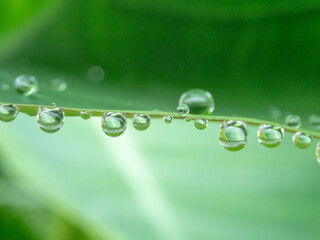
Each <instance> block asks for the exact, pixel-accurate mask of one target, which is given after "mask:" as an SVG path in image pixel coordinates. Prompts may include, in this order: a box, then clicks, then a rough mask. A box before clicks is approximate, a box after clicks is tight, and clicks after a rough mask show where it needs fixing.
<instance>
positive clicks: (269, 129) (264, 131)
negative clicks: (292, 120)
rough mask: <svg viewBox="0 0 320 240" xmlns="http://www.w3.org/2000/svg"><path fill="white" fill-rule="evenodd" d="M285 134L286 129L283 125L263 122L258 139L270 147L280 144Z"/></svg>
mask: <svg viewBox="0 0 320 240" xmlns="http://www.w3.org/2000/svg"><path fill="white" fill-rule="evenodd" d="M283 135H284V130H283V128H281V127H277V126H273V125H267V124H261V125H260V126H259V129H258V141H259V143H261V144H262V145H264V146H266V147H268V148H274V147H276V146H278V145H279V144H280V143H281V141H282V139H283Z"/></svg>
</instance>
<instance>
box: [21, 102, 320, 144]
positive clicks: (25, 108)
mask: <svg viewBox="0 0 320 240" xmlns="http://www.w3.org/2000/svg"><path fill="white" fill-rule="evenodd" d="M16 106H17V107H18V109H19V112H22V113H26V114H28V115H30V116H35V115H37V112H38V108H39V107H46V108H52V106H48V105H26V104H16ZM60 109H61V110H63V111H64V113H65V115H66V116H70V117H72V116H80V111H81V110H87V111H90V112H91V114H92V116H95V117H101V116H103V114H104V113H106V112H121V113H122V114H123V115H124V116H126V117H127V118H131V117H132V116H133V115H134V114H136V113H140V114H147V115H149V117H151V118H162V117H163V116H173V117H174V118H177V119H185V118H190V119H191V120H195V119H207V120H208V121H210V122H224V121H230V120H237V121H243V122H245V123H246V124H248V125H252V126H259V125H260V124H268V125H275V126H279V127H282V128H283V129H284V130H285V131H286V132H290V133H296V132H302V133H305V134H309V135H311V136H312V137H313V138H317V139H320V133H318V132H314V131H309V130H304V129H297V128H294V127H289V126H286V125H284V124H279V123H276V122H270V121H265V120H260V119H255V118H245V117H228V116H213V115H193V114H187V115H186V116H180V115H179V114H177V113H173V112H160V111H127V110H101V109H80V108H67V107H61V108H60Z"/></svg>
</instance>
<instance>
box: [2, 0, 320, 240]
mask: <svg viewBox="0 0 320 240" xmlns="http://www.w3.org/2000/svg"><path fill="white" fill-rule="evenodd" d="M319 29H320V2H319V1H313V0H309V1H301V0H295V1H288V0H278V1H270V0H269V1H266V0H259V1H258V0H243V1H238V2H235V1H231V0H224V1H221V0H211V1H209V0H180V1H177V0H162V1H156V0H152V1H147V0H135V1H133V0H82V1H76V0H68V1H67V0H65V1H62V0H56V1H53V0H15V1H13V0H1V1H0V82H2V83H6V84H8V85H9V89H6V90H5V89H1V90H0V102H11V103H23V104H51V103H52V102H55V103H56V104H57V106H60V107H78V108H93V109H120V110H149V111H152V110H154V109H157V110H163V111H175V108H176V106H177V102H178V98H179V96H180V95H181V94H182V93H183V92H184V91H186V90H188V89H191V88H203V89H206V90H208V91H209V92H211V93H212V95H213V97H214V99H215V102H216V110H215V112H214V114H216V115H227V116H235V117H236V116H243V117H254V118H261V119H266V120H273V121H277V122H279V123H283V121H284V118H285V116H286V115H287V114H289V113H293V114H298V115H300V116H301V117H302V120H303V123H302V128H304V129H311V126H309V124H308V117H309V116H310V115H311V114H318V115H319V114H320V110H319V102H320V101H319V92H320V82H319V74H320V45H319V42H320V31H319ZM92 66H101V67H102V68H103V69H104V71H105V77H104V80H103V81H102V82H99V83H93V82H91V81H89V80H88V76H87V73H88V69H89V68H90V67H92ZM24 73H26V74H33V75H35V76H36V77H37V79H38V81H39V84H40V92H39V93H38V94H37V95H36V96H33V97H29V98H26V97H23V96H20V95H18V94H17V93H16V92H15V91H14V89H13V81H14V78H15V77H16V76H18V75H20V74H24ZM53 78H61V79H64V80H66V81H67V83H68V88H67V90H66V91H65V92H55V91H53V90H52V89H51V88H50V83H51V80H52V79H53ZM270 107H278V108H279V109H280V110H281V113H282V115H281V116H280V117H279V118H278V119H272V117H271V115H270ZM218 127H219V126H218V124H215V123H210V124H209V127H208V128H207V129H206V130H204V131H199V130H197V129H195V128H194V126H193V123H192V122H190V123H187V122H184V121H182V120H181V121H179V120H175V121H174V122H173V123H172V124H171V125H166V124H164V123H163V122H162V121H161V120H155V119H152V123H151V127H150V129H148V130H147V131H146V132H137V131H135V130H134V129H133V128H132V126H131V124H129V126H128V129H127V131H126V133H125V134H124V135H122V136H121V137H119V138H116V139H114V138H109V137H107V136H105V134H104V133H103V132H102V130H101V129H100V123H99V119H98V118H92V119H90V120H88V121H83V120H81V119H80V118H79V117H70V118H66V120H65V125H64V127H63V128H62V129H61V130H60V131H59V132H57V133H55V134H46V133H44V132H42V131H41V130H40V129H39V128H38V127H37V125H36V119H35V117H29V116H27V115H24V114H19V115H18V117H17V119H16V120H15V121H13V122H11V123H1V124H0V131H1V132H2V138H0V156H1V157H0V164H1V165H0V166H1V168H0V176H1V178H0V189H1V191H0V192H1V193H2V194H0V239H10V240H11V239H48V240H51V239H62V240H64V239H112V240H113V239H129V240H130V239H134V240H136V239H138V240H144V239H159V240H162V239H170V240H171V239H173V240H175V239H177V240H180V239H187V240H189V239H190V240H193V239H195V240H202V239H204V240H206V239H222V240H224V239H226V240H229V239H243V240H250V239H292V240H293V239H318V238H319V237H318V236H319V234H320V230H319V227H318V219H319V217H320V206H319V204H318V203H319V200H320V187H319V185H318V181H319V180H320V168H319V167H318V166H317V163H316V160H315V155H314V149H315V145H316V141H314V142H313V145H312V146H311V147H310V148H309V149H307V150H300V149H297V148H295V147H294V146H293V144H292V143H291V137H292V135H291V134H285V139H284V141H283V143H282V144H281V145H280V146H279V147H277V148H275V149H266V148H265V147H263V146H261V145H260V144H259V143H258V142H257V140H256V130H257V129H256V128H255V127H250V128H249V139H248V143H247V146H246V147H245V148H244V149H243V150H241V151H239V152H235V153H234V152H228V151H226V150H224V149H223V148H222V147H221V146H219V142H218V136H217V135H218Z"/></svg>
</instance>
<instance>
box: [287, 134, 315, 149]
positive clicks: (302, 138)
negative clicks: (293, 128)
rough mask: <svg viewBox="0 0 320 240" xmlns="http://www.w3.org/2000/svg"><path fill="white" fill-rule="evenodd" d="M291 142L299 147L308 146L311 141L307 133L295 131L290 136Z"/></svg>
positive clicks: (304, 147)
mask: <svg viewBox="0 0 320 240" xmlns="http://www.w3.org/2000/svg"><path fill="white" fill-rule="evenodd" d="M292 142H293V143H294V145H296V147H298V148H300V149H306V148H308V147H309V146H310V145H311V143H312V137H311V136H310V135H308V134H305V133H302V132H297V133H295V134H294V135H293V137H292Z"/></svg>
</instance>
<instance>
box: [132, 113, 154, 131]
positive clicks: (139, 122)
mask: <svg viewBox="0 0 320 240" xmlns="http://www.w3.org/2000/svg"><path fill="white" fill-rule="evenodd" d="M132 125H133V127H134V128H135V129H137V130H140V131H143V130H146V129H147V128H148V127H149V126H150V117H149V116H148V115H146V114H135V115H134V116H133V118H132Z"/></svg>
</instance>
